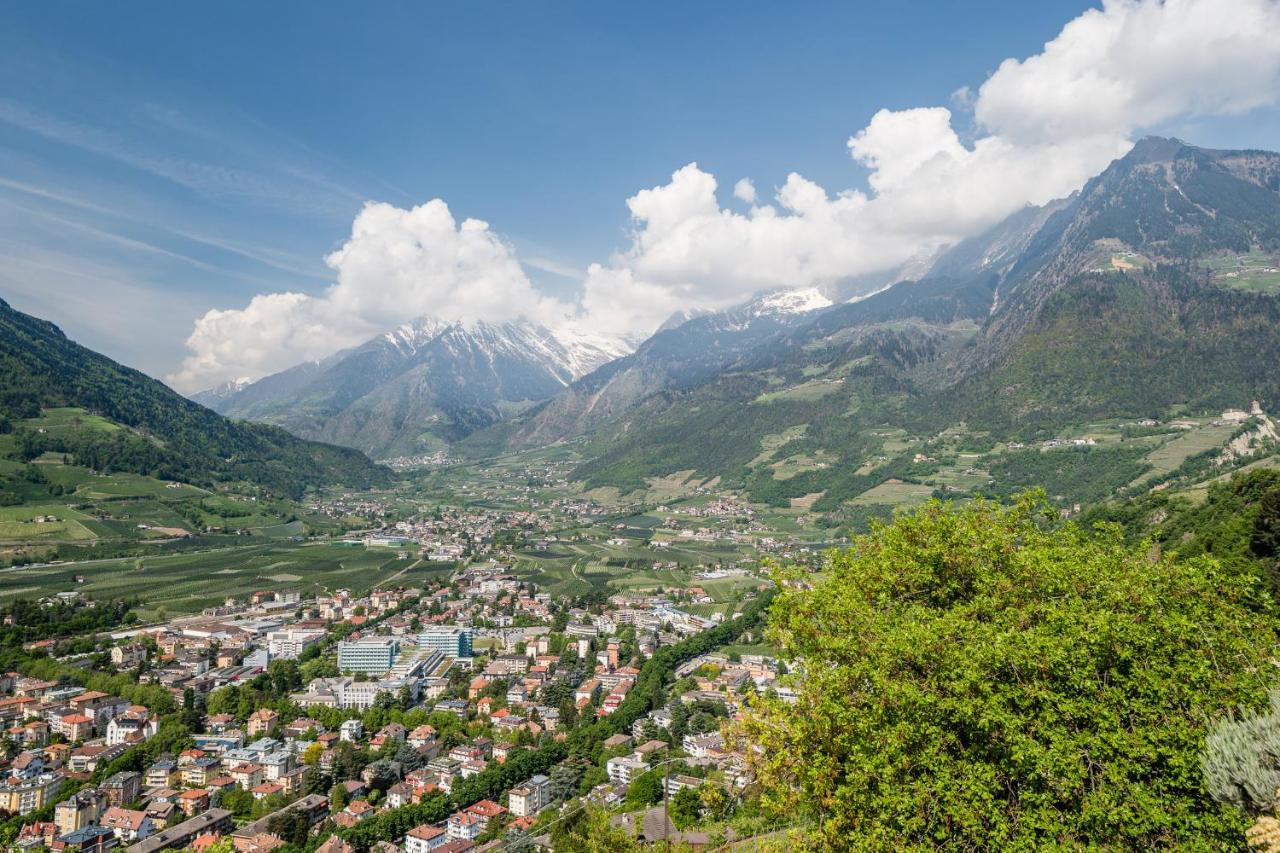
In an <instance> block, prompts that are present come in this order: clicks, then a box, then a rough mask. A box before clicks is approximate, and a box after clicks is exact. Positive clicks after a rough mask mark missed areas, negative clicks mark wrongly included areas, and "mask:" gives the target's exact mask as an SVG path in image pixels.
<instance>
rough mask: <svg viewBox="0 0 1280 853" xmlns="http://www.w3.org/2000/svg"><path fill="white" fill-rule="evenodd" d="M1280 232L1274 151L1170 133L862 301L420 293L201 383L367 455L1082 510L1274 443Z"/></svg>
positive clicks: (261, 415)
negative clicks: (1049, 499)
mask: <svg viewBox="0 0 1280 853" xmlns="http://www.w3.org/2000/svg"><path fill="white" fill-rule="evenodd" d="M1278 252H1280V155H1276V154H1274V153H1271V152H1265V151H1215V150H1208V149H1204V148H1198V147H1195V146H1192V145H1188V144H1185V143H1183V142H1181V141H1179V140H1176V139H1163V138H1154V137H1153V138H1147V139H1144V140H1143V141H1141V142H1140V143H1138V144H1137V145H1136V146H1135V147H1134V148H1133V149H1132V150H1131V151H1130V152H1129V153H1128V154H1127V155H1126V156H1124V157H1123V158H1121V159H1119V160H1117V161H1115V162H1114V163H1112V164H1111V165H1110V166H1109V167H1108V168H1107V169H1106V170H1105V171H1104V172H1102V173H1101V174H1099V175H1098V176H1097V177H1095V178H1094V179H1093V180H1091V181H1090V182H1088V184H1087V185H1086V186H1085V187H1084V188H1083V189H1082V190H1081V191H1079V192H1078V193H1076V194H1074V195H1073V196H1071V197H1070V198H1067V199H1063V200H1060V201H1056V202H1053V203H1051V204H1048V205H1045V206H1044V207H1040V208H1027V209H1025V210H1023V211H1020V212H1019V213H1017V214H1015V215H1014V216H1012V217H1010V218H1009V219H1008V220H1007V221H1005V222H1003V223H1001V224H999V225H998V226H996V227H995V228H993V229H991V230H990V231H989V232H988V233H986V234H984V235H982V236H980V237H977V238H974V239H970V240H967V241H964V242H962V243H960V244H958V245H955V246H953V247H951V248H950V249H949V250H947V251H945V252H942V253H941V254H939V255H937V256H936V257H934V258H932V259H931V260H930V262H929V263H928V264H926V265H924V266H923V272H922V273H919V274H917V275H915V276H914V277H913V278H911V279H909V280H898V281H895V283H893V284H891V285H884V284H883V283H882V281H880V282H876V284H877V285H878V286H877V287H876V288H875V289H874V290H873V291H872V292H870V293H865V292H864V293H862V294H860V295H857V296H854V297H853V298H852V299H848V300H847V301H843V302H838V303H833V302H832V300H831V299H830V298H828V296H826V295H824V293H822V292H819V291H817V290H790V291H789V290H780V291H775V292H769V293H764V294H761V295H759V296H758V297H757V298H755V299H753V300H752V301H750V302H748V303H746V304H744V305H741V306H738V307H736V308H732V309H729V310H725V311H721V312H718V313H709V314H708V313H697V312H687V313H684V314H680V315H677V316H674V317H672V319H671V320H669V321H668V322H667V323H666V324H664V325H663V327H662V328H660V329H659V330H658V331H657V332H656V333H655V334H654V335H653V336H651V337H650V338H648V339H647V340H644V341H643V342H641V343H640V344H639V345H638V346H636V347H634V349H632V348H631V347H630V346H628V344H627V343H626V342H622V341H614V340H606V339H603V338H599V337H591V336H587V335H572V336H571V335H565V334H563V333H561V334H557V333H553V332H551V331H549V330H546V329H542V328H539V327H536V326H533V325H530V324H527V323H509V324H505V325H490V324H485V323H475V324H460V323H459V324H444V323H440V322H436V321H433V320H431V319H430V318H422V319H419V320H416V321H414V322H412V323H410V324H407V325H405V326H404V327H402V328H400V329H397V330H394V331H391V332H388V333H387V334H385V335H381V336H379V337H377V338H375V339H373V340H371V341H369V342H368V343H366V344H364V345H362V346H360V347H356V348H354V349H352V350H348V351H345V352H341V353H337V354H335V355H333V356H331V357H329V358H327V359H324V360H322V361H320V362H316V363H308V364H303V365H298V366H295V367H292V368H290V369H288V370H285V371H283V372H281V373H277V374H275V375H272V376H268V377H266V378H264V379H261V380H259V381H257V382H254V383H249V384H240V385H237V386H236V387H233V388H224V389H216V390H214V391H210V392H205V393H204V394H202V395H197V396H196V399H197V400H199V401H201V402H205V403H207V404H208V405H209V406H211V407H212V408H214V409H216V410H217V411H219V412H222V413H224V414H227V415H230V416H233V417H236V418H243V419H250V420H258V421H263V422H266V423H271V424H274V425H278V426H280V427H283V428H285V429H287V430H289V431H291V432H293V433H295V434H296V435H299V436H301V437H304V438H308V439H315V440H323V441H328V442H333V443H336V444H342V445H347V446H350V447H354V448H359V449H361V450H364V451H366V452H367V453H369V454H371V455H373V456H374V457H375V458H385V457H389V456H410V455H413V454H422V453H429V452H432V451H438V450H441V449H443V448H449V452H450V453H451V454H453V455H454V456H455V457H462V458H469V459H471V460H473V461H474V460H481V459H485V458H489V457H493V456H495V455H500V454H507V453H511V452H517V453H529V452H534V451H537V450H538V449H539V448H545V447H563V448H566V449H567V450H568V451H569V452H570V453H571V455H572V457H573V458H574V459H575V460H576V462H575V465H574V468H573V470H572V473H571V477H572V478H573V479H574V480H576V481H579V482H581V483H582V484H583V485H584V487H586V488H599V487H613V488H617V489H619V490H620V491H621V493H622V494H627V493H637V494H643V493H644V492H645V491H646V490H651V489H652V487H653V486H654V484H655V482H657V481H659V480H664V481H665V480H669V479H670V478H672V477H675V478H676V479H677V480H678V481H680V482H684V483H686V484H688V485H691V486H692V485H695V484H698V483H703V484H705V483H711V482H715V483H717V484H718V485H720V486H721V487H723V488H732V489H740V490H742V491H743V493H744V494H745V495H746V496H747V497H749V498H751V499H753V500H757V501H762V502H765V503H768V504H772V505H776V506H780V507H786V506H797V507H802V508H811V509H812V510H814V511H816V512H818V513H821V514H824V515H825V516H828V517H829V518H830V519H832V522H833V523H840V520H841V519H843V520H846V521H848V520H854V521H856V522H858V523H859V524H860V523H861V520H862V519H864V518H865V517H866V516H867V515H868V514H870V515H887V514H888V513H889V511H890V510H891V509H892V507H894V506H897V505H901V503H902V502H903V501H902V499H903V498H904V497H905V498H907V501H906V502H907V503H908V504H909V503H911V502H913V501H915V500H922V499H924V498H925V497H927V496H929V495H930V494H947V495H975V494H990V495H994V496H1008V495H1011V494H1013V493H1015V492H1017V491H1019V490H1021V489H1023V488H1026V487H1029V486H1032V485H1042V486H1044V487H1045V488H1046V489H1047V490H1048V491H1049V492H1050V494H1051V495H1053V496H1056V497H1057V498H1058V499H1059V500H1060V502H1062V504H1063V505H1065V506H1068V507H1070V506H1074V505H1076V504H1080V503H1092V502H1096V501H1099V500H1102V499H1104V498H1106V497H1109V496H1112V495H1115V494H1119V493H1120V492H1121V491H1123V490H1126V489H1127V490H1137V491H1146V490H1150V489H1152V488H1165V487H1167V486H1169V485H1172V484H1174V483H1176V482H1179V481H1184V480H1185V481H1190V480H1196V479H1197V478H1200V477H1202V476H1203V475H1204V474H1205V472H1206V471H1211V470H1223V471H1225V470H1227V469H1226V468H1223V467H1222V466H1223V465H1225V464H1227V463H1228V462H1241V461H1244V460H1245V459H1246V457H1249V458H1254V454H1258V453H1260V452H1261V451H1262V450H1263V449H1264V448H1268V447H1270V446H1271V444H1272V442H1273V441H1274V439H1275V433H1274V430H1273V428H1272V427H1271V425H1270V420H1269V418H1268V417H1267V415H1266V414H1265V412H1266V411H1267V409H1268V408H1269V407H1270V406H1272V405H1274V404H1275V402H1276V401H1277V400H1280V378H1278V377H1277V374H1276V372H1275V371H1274V370H1272V369H1270V367H1269V365H1272V364H1274V363H1275V361H1276V359H1277V357H1280V273H1278V272H1277V266H1278V262H1277V253H1278ZM915 267H916V268H917V269H918V268H920V265H919V264H916V265H915ZM890 280H892V278H891V279H890ZM861 284H862V286H863V287H864V288H865V287H866V286H867V283H866V282H862V283H861ZM849 286H850V284H849V283H848V282H844V283H839V282H837V283H833V284H832V286H831V287H830V288H827V289H826V291H827V292H830V293H841V292H845V291H847V289H848V287H849ZM1255 401H1257V402H1258V403H1259V407H1258V408H1257V409H1255V413H1254V415H1253V416H1251V417H1248V418H1245V419H1243V420H1242V419H1239V417H1238V416H1234V415H1233V416H1232V418H1233V419H1229V420H1230V421H1231V423H1232V424H1233V427H1232V428H1231V429H1226V427H1225V426H1222V424H1223V423H1224V422H1223V421H1222V418H1221V417H1220V414H1221V413H1222V412H1223V411H1224V410H1248V409H1249V408H1250V407H1251V406H1252V404H1253V403H1254V402H1255ZM1259 413H1261V414H1259ZM1215 422H1217V423H1219V424H1220V427H1219V429H1218V431H1217V432H1213V433H1212V440H1210V438H1207V437H1206V436H1205V435H1201V434H1200V433H1201V432H1202V431H1203V430H1211V425H1212V424H1213V423H1215ZM1224 429H1225V430H1226V432H1225V433H1223V430H1224ZM1237 432H1238V433H1241V435H1235V433H1237ZM1138 433H1144V435H1141V436H1139V435H1138ZM1192 433H1195V435H1194V436H1193V435H1192ZM1219 433H1222V434H1219ZM1135 438H1137V439H1139V440H1131V439H1135ZM1231 441H1234V444H1231V443H1230V442H1231ZM1045 444H1048V446H1049V448H1051V449H1061V451H1062V452H1058V453H1045V452H1043V451H1044V450H1045V447H1044V445H1045ZM1171 444H1172V445H1173V447H1174V449H1172V450H1170V449H1168V448H1169V446H1170V445H1171ZM1184 445H1185V447H1184ZM1232 448H1234V449H1232ZM1183 449H1190V450H1194V451H1195V452H1194V453H1182V452H1181V451H1182V450H1183ZM1262 455H1265V454H1262ZM1257 458H1261V457H1260V456H1258V457H1257Z"/></svg>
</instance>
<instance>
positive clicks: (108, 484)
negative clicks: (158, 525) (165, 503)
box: [76, 474, 209, 500]
mask: <svg viewBox="0 0 1280 853" xmlns="http://www.w3.org/2000/svg"><path fill="white" fill-rule="evenodd" d="M76 494H77V495H79V496H81V497H84V498H89V499H93V500H105V499H110V498H163V499H167V500H177V499H179V498H192V497H198V496H200V495H207V494H209V493H208V492H206V491H205V490H204V489H199V488H196V487H195V486H188V485H186V484H177V485H174V484H171V483H166V482H165V481H164V480H157V479H155V478H154V477H144V476H142V475H141V474H110V475H106V476H101V477H91V478H90V479H89V480H88V481H87V482H85V484H84V485H82V486H81V487H80V489H79V490H78V491H77V492H76Z"/></svg>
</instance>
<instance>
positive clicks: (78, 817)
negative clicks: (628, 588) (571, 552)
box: [0, 527, 785, 853]
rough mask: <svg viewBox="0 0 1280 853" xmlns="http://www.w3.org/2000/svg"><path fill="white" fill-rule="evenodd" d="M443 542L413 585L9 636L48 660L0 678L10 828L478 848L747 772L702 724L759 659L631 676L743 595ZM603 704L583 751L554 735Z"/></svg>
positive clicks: (185, 839) (336, 845)
mask: <svg viewBox="0 0 1280 853" xmlns="http://www.w3.org/2000/svg"><path fill="white" fill-rule="evenodd" d="M402 532H403V533H405V534H408V535H410V536H413V537H415V540H417V539H420V538H421V537H422V536H423V535H424V534H423V531H422V530H421V529H418V528H416V527H415V528H410V529H408V530H403V529H402ZM390 535H391V534H387V536H390ZM428 535H435V534H434V533H430V534H428ZM477 535H479V536H484V535H485V534H483V533H480V532H477ZM488 535H490V536H491V535H492V531H489V532H488ZM366 544H367V543H364V542H362V543H361V546H362V547H364V546H365V545H366ZM425 544H426V543H424V547H425ZM429 546H430V548H431V549H433V550H438V549H441V548H444V547H445V546H444V545H443V544H440V543H438V542H431V543H429ZM379 547H388V544H387V543H386V542H380V543H379ZM459 565H460V566H461V567H460V568H459V569H458V570H457V571H456V572H455V573H454V574H453V575H452V576H451V577H449V578H447V579H446V580H442V581H436V582H433V583H432V584H431V585H429V586H427V587H425V588H408V587H385V588H377V589H373V590H370V591H368V592H367V593H364V594H357V593H355V592H353V591H351V590H347V589H339V590H334V591H333V592H332V593H326V594H323V595H318V596H310V597H304V596H303V594H302V593H300V592H292V591H287V590H286V591H275V592H261V593H254V594H252V595H250V596H248V597H247V598H245V599H234V598H228V599H227V600H226V601H224V602H223V603H222V604H221V605H218V606H213V607H208V608H206V609H205V610H204V611H203V612H202V613H200V614H197V615H192V616H182V617H175V618H173V619H170V620H168V621H166V622H164V623H163V624H158V625H152V626H147V627H139V628H127V629H117V630H107V631H105V632H103V633H101V634H99V636H98V639H97V642H96V643H95V644H94V645H93V648H92V652H91V654H89V655H87V656H86V654H85V652H84V651H78V652H75V653H72V654H69V655H60V654H59V645H58V643H57V642H56V641H53V640H42V641H37V642H34V643H28V644H27V648H26V650H25V655H26V657H24V660H28V661H30V662H31V663H30V664H29V665H28V669H30V670H31V671H33V672H37V671H39V672H45V671H46V670H48V671H49V672H50V673H54V672H56V674H53V675H51V677H47V678H44V677H38V676H36V675H25V674H22V673H21V672H20V671H14V672H10V673H8V674H7V675H4V676H3V677H2V678H0V689H2V690H3V694H4V697H3V698H0V720H3V722H4V723H5V725H6V727H7V728H6V734H7V754H8V755H9V759H8V760H7V771H6V773H7V777H6V780H5V781H4V783H3V784H0V809H3V811H4V812H6V813H8V814H10V815H12V816H13V817H12V818H11V819H10V821H9V824H8V825H9V826H11V827H13V834H12V837H11V843H12V844H13V845H14V846H16V847H18V848H21V849H34V848H40V847H43V848H47V849H52V850H57V851H63V850H77V851H105V850H109V849H111V848H113V847H127V848H128V849H130V850H131V851H143V852H144V853H147V852H149V851H159V850H162V849H166V848H174V847H191V848H194V849H196V850H205V849H207V848H208V847H210V846H211V845H215V844H218V843H221V842H220V839H227V838H229V839H230V842H231V844H232V846H233V847H234V849H235V850H237V851H240V853H259V851H267V850H272V849H275V848H277V847H282V846H286V845H300V844H301V845H303V846H306V843H309V844H311V845H313V846H314V845H320V846H323V847H324V848H325V849H332V850H343V849H351V845H352V844H354V845H355V847H354V849H357V850H362V849H365V847H366V845H367V844H368V843H371V842H373V841H376V842H377V843H378V844H381V845H384V846H385V845H387V844H391V845H394V846H397V847H399V848H400V849H403V850H406V851H410V853H413V851H439V850H444V851H453V850H467V849H472V848H473V847H474V848H475V849H489V848H491V847H497V846H501V845H502V844H504V843H506V842H509V841H510V840H511V839H513V838H519V839H525V840H523V841H522V842H521V843H528V844H533V845H537V844H539V843H543V844H549V841H548V840H547V839H546V838H543V839H542V841H541V842H539V827H540V826H541V825H542V823H544V822H547V821H549V820H554V816H555V815H557V814H559V813H560V812H561V811H562V810H564V809H570V810H576V809H581V808H583V807H584V805H585V804H590V803H594V804H597V805H599V806H608V807H614V806H618V805H621V804H623V803H624V802H630V800H628V797H630V798H631V800H635V801H636V803H637V805H641V806H649V805H651V804H652V803H653V802H654V800H655V798H656V799H661V798H662V797H663V795H666V797H667V798H670V797H673V796H675V795H676V794H678V793H679V792H680V791H682V790H690V791H698V790H701V789H703V788H715V789H718V790H720V791H722V792H723V795H725V796H732V795H733V793H734V792H735V791H739V790H741V788H742V787H743V786H744V785H745V784H746V783H747V781H748V780H749V774H748V771H747V762H746V757H745V756H744V755H743V754H742V753H741V752H740V751H738V749H736V748H735V747H734V745H733V744H732V743H727V742H726V740H725V738H724V736H723V735H722V733H721V729H722V724H724V723H726V722H727V721H729V720H730V719H731V718H732V716H733V715H734V714H736V713H737V712H738V711H739V710H741V708H742V704H743V702H744V701H745V699H746V697H748V696H749V695H751V694H753V693H756V692H763V691H772V690H774V689H775V681H776V679H777V677H778V675H779V673H780V671H785V668H784V667H781V665H780V664H779V662H778V661H776V660H774V659H773V658H770V657H767V656H764V655H758V654H747V655H738V654H734V653H729V654H726V653H722V652H718V651H716V649H715V648H714V647H710V648H706V649H705V650H700V651H698V653H696V654H692V655H688V656H687V657H685V658H682V659H681V660H679V661H678V662H677V663H676V664H675V665H672V668H671V669H670V671H667V672H665V673H663V674H662V675H661V676H660V678H659V682H658V683H661V682H662V681H664V680H667V681H670V685H671V686H670V689H664V690H661V691H659V692H656V693H655V692H652V687H649V686H646V687H645V688H644V691H643V692H644V693H645V695H644V697H643V700H642V701H641V700H640V699H639V697H638V694H639V693H640V692H642V691H641V689H640V688H639V687H638V685H639V684H641V683H642V682H643V681H644V680H645V679H646V672H648V669H647V667H648V668H652V666H654V665H657V664H658V660H657V659H656V658H655V655H656V654H657V653H658V652H659V650H661V649H669V650H677V649H680V648H682V647H683V646H686V645H688V643H689V642H690V641H691V640H692V639H696V638H700V637H701V636H702V635H704V634H708V632H712V633H714V631H713V629H718V630H720V631H721V632H724V635H725V636H726V637H728V636H736V635H737V633H738V628H739V626H740V625H741V623H742V622H743V620H744V618H745V617H744V616H743V615H742V613H741V612H739V613H735V614H734V615H733V616H732V617H731V618H730V619H729V622H730V623H733V624H725V622H724V617H723V615H722V614H720V613H717V614H715V615H714V617H713V618H705V617H702V616H698V615H694V614H693V613H690V612H688V611H686V610H684V609H682V607H681V606H680V604H679V601H677V598H679V599H680V600H684V601H693V600H696V595H695V596H693V597H690V595H689V593H688V592H687V591H675V592H676V594H675V595H671V594H661V593H653V592H648V593H645V592H635V593H619V594H615V595H612V596H610V597H608V598H607V599H605V600H594V601H583V602H582V603H574V602H571V601H560V602H557V601H555V600H553V598H552V596H550V595H549V594H547V593H544V592H541V591H539V590H538V589H537V587H536V585H535V584H532V583H530V582H528V581H526V580H522V579H520V577H518V576H517V574H515V573H513V572H512V571H511V570H510V568H509V567H508V566H505V565H503V564H501V563H499V562H497V560H496V559H494V558H492V557H490V558H488V559H485V560H477V561H475V562H471V563H460V564H459ZM753 596H754V594H753ZM753 596H752V597H753ZM60 606H63V607H73V608H75V607H79V608H92V607H93V606H94V605H93V603H92V602H87V601H84V600H81V599H79V598H77V597H75V596H69V597H67V598H66V599H65V600H64V601H61V603H60ZM753 612H756V611H753ZM753 618H758V617H753ZM753 624H754V623H753ZM722 626H723V627H722ZM754 630H758V625H757V626H756V627H755V628H754ZM77 647H78V648H81V649H83V648H85V644H84V643H83V642H81V643H78V644H77ZM50 656H52V657H50ZM85 664H88V667H87V668H85ZM79 673H86V674H87V673H93V675H92V676H91V677H89V678H87V679H86V678H85V677H84V676H82V675H78V674H79ZM120 679H124V680H123V681H121V680H120ZM651 679H652V676H650V680H651ZM109 684H110V685H114V684H132V685H134V686H133V687H132V688H130V689H129V690H128V691H126V692H127V693H128V694H129V695H128V698H126V697H124V696H119V695H114V694H113V693H111V692H109V691H107V690H102V689H95V688H96V686H97V685H102V686H107V685H109ZM633 694H637V701H636V702H632V703H630V704H629V703H628V698H629V697H631V696H632V695H633ZM613 715H619V717H623V716H625V723H624V724H622V725H613V722H612V720H611V717H613ZM605 720H609V721H610V722H609V723H608V725H609V728H608V729H607V730H604V731H607V732H608V734H605V735H593V736H592V737H593V738H595V739H598V743H597V744H596V745H595V746H594V747H593V748H592V749H591V750H589V751H587V752H583V751H582V750H581V749H580V748H579V749H577V750H574V749H566V745H568V744H570V743H572V741H571V736H574V737H576V736H578V735H582V734H585V733H586V732H587V731H588V730H594V725H595V724H594V721H605ZM546 756H550V759H548V758H547V757H546ZM526 765H527V766H529V767H530V770H529V772H528V773H527V774H519V773H518V772H517V774H516V775H515V776H513V775H512V774H511V772H510V770H509V768H510V769H515V768H517V767H520V766H526ZM654 779H656V780H657V784H656V785H654V784H653V780H654ZM494 780H503V781H497V782H495V781H494ZM507 780H509V781H507ZM639 781H643V782H645V785H644V789H643V794H639V793H637V792H639V791H640V789H639V788H636V786H637V784H639ZM477 783H483V784H482V785H481V787H478V788H477V787H476V785H477ZM633 789H635V790H634V791H633ZM473 790H474V791H483V792H484V793H485V794H486V795H485V796H477V797H476V798H475V799H474V800H469V797H470V794H469V793H468V792H470V791H473ZM490 792H491V793H490ZM446 803H450V804H453V806H452V807H453V810H452V811H449V812H448V813H447V814H446V813H445V812H443V811H441V810H440V809H441V807H442V806H444V804H446ZM419 814H420V815H423V816H424V820H423V821H421V822H418V823H415V824H414V825H412V826H406V825H404V824H405V820H406V819H405V817H404V816H405V815H419ZM434 814H439V815H440V816H439V817H437V818H434V819H431V815H434ZM326 839H327V840H326ZM304 842H305V843H304Z"/></svg>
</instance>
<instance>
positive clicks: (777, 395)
mask: <svg viewBox="0 0 1280 853" xmlns="http://www.w3.org/2000/svg"><path fill="white" fill-rule="evenodd" d="M840 388H841V383H840V382H838V381H835V380H830V379H811V380H809V381H808V382H802V383H800V384H799V385H793V386H792V387H790V388H785V389H783V390H781V391H767V392H765V393H764V394H761V395H760V396H759V397H756V399H755V400H754V402H755V403H758V404H760V403H763V404H768V403H773V402H776V401H779V400H787V401H796V402H807V401H810V400H820V399H822V398H823V397H825V396H827V395H828V394H835V393H836V392H837V391H839V390H840Z"/></svg>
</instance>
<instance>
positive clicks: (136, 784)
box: [102, 770, 142, 808]
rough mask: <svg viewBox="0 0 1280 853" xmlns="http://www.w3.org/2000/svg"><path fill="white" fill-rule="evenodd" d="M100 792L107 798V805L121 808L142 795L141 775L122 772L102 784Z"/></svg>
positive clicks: (127, 771)
mask: <svg viewBox="0 0 1280 853" xmlns="http://www.w3.org/2000/svg"><path fill="white" fill-rule="evenodd" d="M102 792H103V793H104V794H106V796H107V805H109V806H117V807H120V808H123V807H125V806H127V805H129V803H132V802H133V801H134V800H136V799H138V795H139V794H141V793H142V774H141V773H135V772H134V771H132V770H122V771H121V772H119V773H116V774H115V775H114V776H111V777H110V778H108V779H107V781H105V782H103V783H102Z"/></svg>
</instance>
